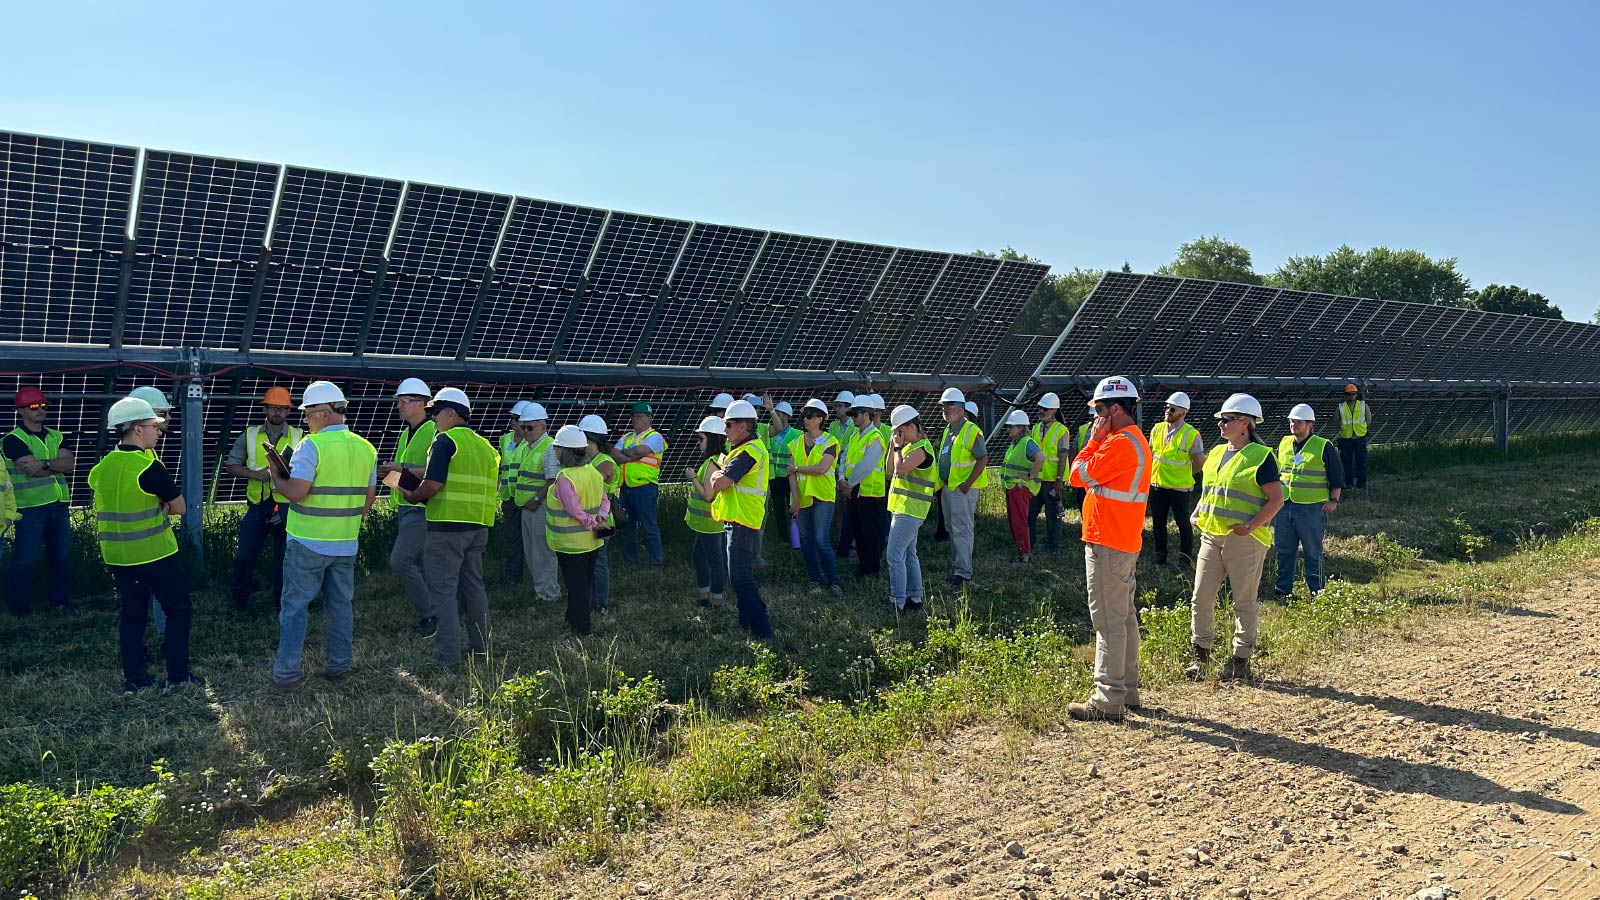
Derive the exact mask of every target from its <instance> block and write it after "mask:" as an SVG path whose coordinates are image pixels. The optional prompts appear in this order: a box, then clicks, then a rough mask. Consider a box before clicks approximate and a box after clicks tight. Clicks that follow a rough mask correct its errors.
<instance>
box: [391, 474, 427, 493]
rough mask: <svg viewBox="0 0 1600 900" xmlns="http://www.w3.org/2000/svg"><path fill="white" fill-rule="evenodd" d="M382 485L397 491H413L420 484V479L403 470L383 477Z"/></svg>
mask: <svg viewBox="0 0 1600 900" xmlns="http://www.w3.org/2000/svg"><path fill="white" fill-rule="evenodd" d="M383 483H384V484H386V485H388V486H389V487H392V488H394V489H395V490H397V491H414V490H416V489H417V486H418V485H420V484H422V479H421V478H420V477H418V476H416V475H413V474H412V473H410V472H407V471H405V470H404V469H397V470H395V471H393V472H390V473H389V474H387V475H385V476H383Z"/></svg>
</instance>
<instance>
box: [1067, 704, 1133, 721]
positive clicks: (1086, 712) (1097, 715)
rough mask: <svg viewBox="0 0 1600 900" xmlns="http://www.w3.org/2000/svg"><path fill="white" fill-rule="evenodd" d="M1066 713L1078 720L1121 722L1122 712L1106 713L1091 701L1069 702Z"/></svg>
mask: <svg viewBox="0 0 1600 900" xmlns="http://www.w3.org/2000/svg"><path fill="white" fill-rule="evenodd" d="M1067 715H1069V716H1071V717H1072V718H1074V719H1077V720H1078V721H1079V722H1121V721H1122V713H1120V712H1119V713H1108V712H1106V711H1105V710H1103V709H1100V708H1099V707H1097V706H1095V705H1094V704H1093V703H1069V704H1067Z"/></svg>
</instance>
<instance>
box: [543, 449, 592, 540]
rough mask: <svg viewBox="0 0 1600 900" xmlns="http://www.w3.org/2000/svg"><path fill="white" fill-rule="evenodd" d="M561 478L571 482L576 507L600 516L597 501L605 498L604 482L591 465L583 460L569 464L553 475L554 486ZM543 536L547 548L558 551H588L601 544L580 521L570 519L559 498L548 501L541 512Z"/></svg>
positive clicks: (558, 483) (559, 482) (558, 484)
mask: <svg viewBox="0 0 1600 900" xmlns="http://www.w3.org/2000/svg"><path fill="white" fill-rule="evenodd" d="M562 481H565V482H567V483H568V484H570V485H572V492H573V494H575V495H576V496H577V498H578V506H579V507H581V508H582V509H583V511H584V512H586V513H588V514H589V516H590V517H591V518H592V517H594V516H598V515H600V504H601V502H602V501H604V500H605V490H606V489H605V484H604V483H603V482H604V479H603V478H602V477H601V475H600V473H599V471H597V470H596V469H595V467H594V466H591V465H589V464H588V463H584V464H583V465H581V466H569V467H567V468H564V469H562V470H561V471H560V472H559V473H558V474H557V475H556V484H555V487H556V488H559V486H560V484H561V482H562ZM544 538H545V542H546V543H547V544H549V545H550V549H551V550H554V551H555V552H557V553H588V552H589V551H591V550H594V549H597V548H598V547H599V546H600V538H599V536H598V535H596V534H595V533H594V532H593V531H591V530H589V529H588V528H587V527H585V526H584V524H583V523H582V522H579V521H578V520H577V519H575V518H573V517H572V516H571V515H570V514H568V512H567V508H566V507H565V506H563V505H562V503H561V501H560V500H557V501H556V502H554V503H551V504H550V507H549V509H547V510H545V514H544Z"/></svg>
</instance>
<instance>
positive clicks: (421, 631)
mask: <svg viewBox="0 0 1600 900" xmlns="http://www.w3.org/2000/svg"><path fill="white" fill-rule="evenodd" d="M438 633H439V620H438V619H437V618H435V617H433V616H429V617H427V618H426V619H418V620H417V625H416V627H415V628H413V629H411V636H412V637H414V638H416V639H417V640H419V641H422V640H427V639H428V638H431V637H433V636H434V635H435V634H438Z"/></svg>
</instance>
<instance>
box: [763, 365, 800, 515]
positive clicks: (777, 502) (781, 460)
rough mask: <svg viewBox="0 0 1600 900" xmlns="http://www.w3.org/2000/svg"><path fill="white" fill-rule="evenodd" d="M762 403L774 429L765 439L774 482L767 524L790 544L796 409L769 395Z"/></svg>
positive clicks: (769, 497)
mask: <svg viewBox="0 0 1600 900" xmlns="http://www.w3.org/2000/svg"><path fill="white" fill-rule="evenodd" d="M762 403H763V405H765V406H766V408H767V410H768V416H769V417H770V418H771V419H772V428H771V429H770V431H769V432H768V436H767V437H766V438H765V439H764V440H766V442H767V455H768V457H769V458H770V459H771V460H772V481H771V483H770V484H768V485H767V502H768V503H769V504H770V505H771V507H772V508H771V509H769V510H767V523H768V525H769V527H772V528H773V529H774V530H775V531H776V532H777V533H778V540H779V541H780V542H782V543H787V542H788V540H789V522H790V520H792V519H793V518H794V517H793V516H791V515H789V506H790V503H789V470H790V467H791V466H792V465H793V463H794V459H793V457H792V456H791V455H790V450H789V448H790V445H792V444H793V443H794V441H795V438H798V437H799V436H800V429H798V428H795V427H794V426H793V425H792V424H790V423H792V422H793V421H794V407H793V406H790V405H789V403H788V402H787V401H783V400H780V401H778V402H777V403H774V402H773V401H772V395H771V394H768V395H767V396H765V397H763V398H762Z"/></svg>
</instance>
